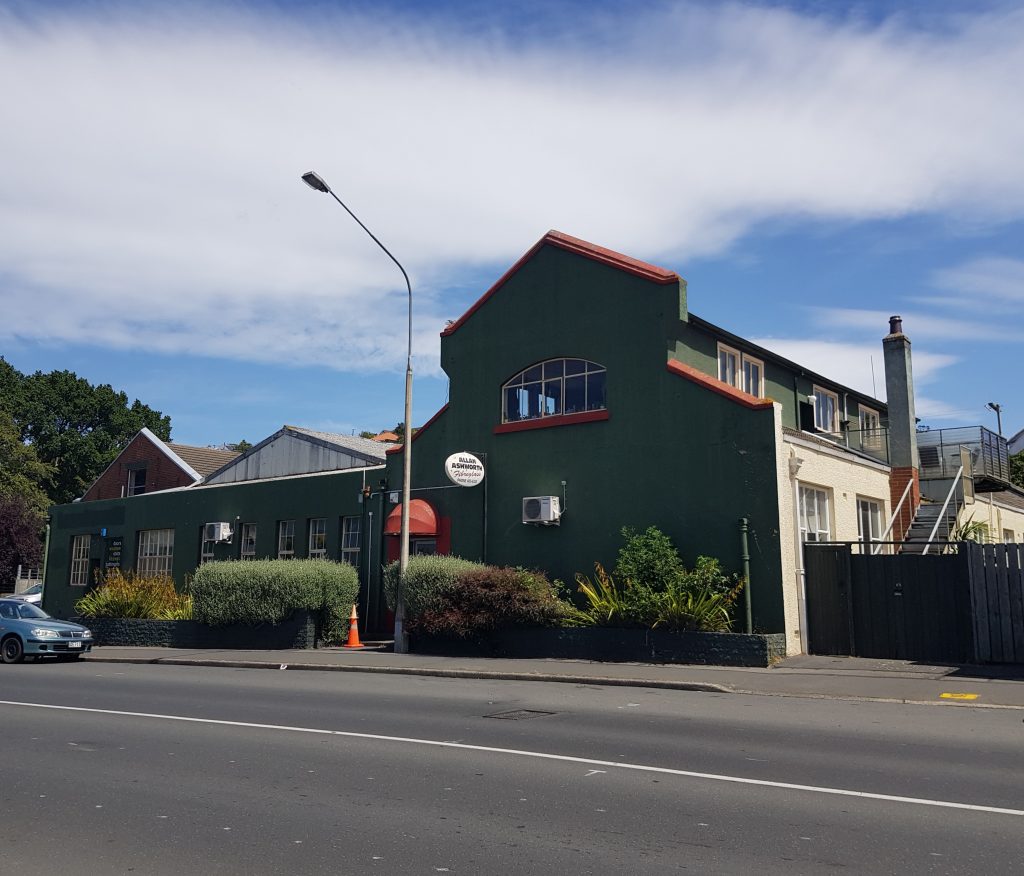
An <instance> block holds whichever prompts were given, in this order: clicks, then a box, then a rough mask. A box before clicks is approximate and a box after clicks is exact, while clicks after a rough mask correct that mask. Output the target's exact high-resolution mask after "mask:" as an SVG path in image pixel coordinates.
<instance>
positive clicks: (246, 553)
mask: <svg viewBox="0 0 1024 876" xmlns="http://www.w3.org/2000/svg"><path fill="white" fill-rule="evenodd" d="M240 541H241V549H240V553H239V557H240V558H241V559H243V560H255V559H256V524H255V523H243V524H242V537H241V539H240Z"/></svg>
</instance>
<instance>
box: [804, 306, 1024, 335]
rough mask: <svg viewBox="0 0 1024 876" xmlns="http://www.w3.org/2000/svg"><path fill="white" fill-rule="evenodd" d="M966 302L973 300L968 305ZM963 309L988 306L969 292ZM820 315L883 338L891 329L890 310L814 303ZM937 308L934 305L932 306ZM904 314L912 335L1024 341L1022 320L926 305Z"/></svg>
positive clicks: (834, 324)
mask: <svg viewBox="0 0 1024 876" xmlns="http://www.w3.org/2000/svg"><path fill="white" fill-rule="evenodd" d="M939 301H941V299H938V298H934V297H933V298H928V299H919V300H918V303H919V305H921V306H922V308H925V307H929V305H934V304H935V303H937V302H939ZM966 302H970V304H969V305H967V306H965V303H966ZM959 303H960V306H961V309H962V310H966V311H967V312H969V313H976V314H979V313H981V312H982V311H984V310H987V308H983V307H981V306H979V303H978V301H977V298H976V297H975V296H974V295H970V294H965V295H964V296H962V297H961V298H960V300H959ZM809 309H810V310H811V311H812V312H813V313H814V314H815V316H816V319H817V322H818V324H820V325H823V326H830V327H832V328H841V329H844V330H847V331H849V330H858V331H861V332H864V333H867V332H875V333H876V334H877V335H878V338H879V340H881V338H882V337H883V336H884V335H885V333H886V332H887V331H888V325H889V316H890V315H891V313H890V312H889V311H882V310H860V309H857V308H852V307H812V308H809ZM929 309H933V308H929ZM900 315H901V316H902V317H903V331H904V332H906V334H907V336H908V337H909V338H910V339H911V342H913V341H915V340H926V341H936V340H941V341H949V340H959V341H964V340H987V341H1008V342H1020V341H1024V327H1022V326H1021V325H1020V323H1019V321H1018V322H1013V323H1009V324H1006V323H1005V322H995V321H992V320H989V321H987V322H982V321H979V320H977V319H964V318H962V317H952V316H948V317H947V316H935V315H933V314H932V313H930V312H927V311H926V310H924V309H921V310H907V309H906V308H902V307H901V308H900Z"/></svg>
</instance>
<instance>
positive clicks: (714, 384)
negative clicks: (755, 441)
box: [665, 359, 772, 411]
mask: <svg viewBox="0 0 1024 876" xmlns="http://www.w3.org/2000/svg"><path fill="white" fill-rule="evenodd" d="M665 365H666V367H667V368H668V370H669V371H671V372H672V373H673V374H678V375H679V376H680V377H685V378H686V379H687V380H692V381H693V382H694V383H697V384H699V385H701V386H703V387H704V388H705V389H710V390H711V391H712V392H717V393H718V394H719V395H721V396H724V397H725V398H727V399H729V401H734V402H736V403H737V404H741V405H743V406H744V407H747V408H751V409H752V410H755V411H759V410H766V409H770V408H771V407H772V402H771V401H770V400H769V399H766V398H756V397H755V396H752V395H751V394H750V393H748V392H744V391H743V390H742V389H737V388H736V387H735V386H729V384H728V383H723V382H722V381H721V380H719V379H718V378H717V377H711V376H710V375H709V374H705V373H704V372H703V371H698V370H697V369H696V368H694V367H693V366H692V365H686V364H684V363H683V362H680V361H679V360H678V359H669V360H668V362H666V363H665Z"/></svg>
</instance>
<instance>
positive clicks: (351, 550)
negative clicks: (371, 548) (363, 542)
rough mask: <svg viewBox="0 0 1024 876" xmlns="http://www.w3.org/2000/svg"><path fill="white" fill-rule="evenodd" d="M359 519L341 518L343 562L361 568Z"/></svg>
mask: <svg viewBox="0 0 1024 876" xmlns="http://www.w3.org/2000/svg"><path fill="white" fill-rule="evenodd" d="M360 523H361V521H360V519H359V518H358V517H342V518H341V561H342V562H343V563H348V564H349V565H351V566H355V567H356V568H357V569H358V568H359V531H360Z"/></svg>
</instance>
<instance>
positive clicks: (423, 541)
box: [409, 535, 437, 557]
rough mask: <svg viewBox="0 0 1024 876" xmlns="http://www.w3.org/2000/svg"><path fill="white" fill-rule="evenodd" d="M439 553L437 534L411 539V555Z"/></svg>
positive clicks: (430, 555)
mask: <svg viewBox="0 0 1024 876" xmlns="http://www.w3.org/2000/svg"><path fill="white" fill-rule="evenodd" d="M436 555H437V536H434V535H428V536H423V537H422V538H411V539H409V556H410V557H433V556H436Z"/></svg>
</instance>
